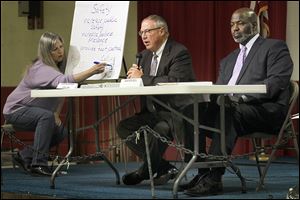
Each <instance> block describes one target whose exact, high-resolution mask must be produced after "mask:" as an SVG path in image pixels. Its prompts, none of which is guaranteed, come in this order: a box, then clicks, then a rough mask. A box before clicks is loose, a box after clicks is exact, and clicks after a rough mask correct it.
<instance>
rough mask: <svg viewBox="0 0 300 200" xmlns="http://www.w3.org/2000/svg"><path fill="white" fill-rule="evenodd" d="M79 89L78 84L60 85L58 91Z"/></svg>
mask: <svg viewBox="0 0 300 200" xmlns="http://www.w3.org/2000/svg"><path fill="white" fill-rule="evenodd" d="M75 88H78V83H59V84H58V85H57V87H56V89H75Z"/></svg>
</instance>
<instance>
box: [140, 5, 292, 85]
mask: <svg viewBox="0 0 300 200" xmlns="http://www.w3.org/2000/svg"><path fill="white" fill-rule="evenodd" d="M268 6H269V9H268V15H269V25H270V32H271V37H272V38H277V39H282V40H285V34H286V8H287V2H286V1H269V2H268ZM240 7H250V1H199V2H197V1H139V2H138V27H137V30H139V29H140V24H141V21H142V19H143V18H145V17H147V16H148V15H151V14H157V15H160V16H162V17H164V18H165V19H166V21H167V23H168V26H169V32H170V36H171V37H172V38H173V39H175V40H177V41H179V42H181V43H183V44H184V45H185V46H186V47H187V48H188V49H189V51H190V53H191V55H192V60H193V66H194V71H195V73H196V77H197V80H198V81H213V82H215V81H216V79H217V76H218V69H219V62H220V60H221V59H222V58H223V57H225V56H226V55H227V54H229V53H230V52H231V51H232V50H234V49H235V48H237V47H238V45H237V44H236V43H235V42H234V41H233V39H232V37H231V34H230V18H231V15H232V13H233V12H234V11H235V10H236V9H238V8H240ZM138 44H139V50H142V49H144V46H143V44H142V42H141V40H140V38H138Z"/></svg>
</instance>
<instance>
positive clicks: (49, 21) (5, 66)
mask: <svg viewBox="0 0 300 200" xmlns="http://www.w3.org/2000/svg"><path fill="white" fill-rule="evenodd" d="M74 7H75V2H74V1H44V29H35V30H28V29H27V17H18V1H1V86H16V85H17V84H18V83H19V81H20V80H21V77H22V73H23V71H24V68H25V66H26V65H27V64H30V62H31V60H33V59H34V58H35V57H36V54H37V45H38V41H39V38H40V36H41V35H42V33H44V32H46V31H51V32H55V33H58V34H60V35H61V36H62V37H63V38H64V40H65V44H66V45H65V47H66V51H68V46H69V45H68V44H69V43H70V36H71V29H72V20H73V12H74ZM136 27H137V3H136V2H130V7H129V16H128V23H127V33H126V38H125V49H124V57H125V61H126V64H127V67H129V66H131V64H132V63H133V62H134V61H135V54H136V52H137V34H136V29H137V28H136ZM122 74H124V72H123V69H122V72H121V75H122Z"/></svg>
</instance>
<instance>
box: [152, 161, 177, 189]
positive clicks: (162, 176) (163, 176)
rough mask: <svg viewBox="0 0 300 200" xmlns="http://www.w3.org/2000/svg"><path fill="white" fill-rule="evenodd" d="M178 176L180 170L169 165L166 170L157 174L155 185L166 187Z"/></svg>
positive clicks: (154, 180)
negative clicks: (165, 185)
mask: <svg viewBox="0 0 300 200" xmlns="http://www.w3.org/2000/svg"><path fill="white" fill-rule="evenodd" d="M177 174H178V169H177V168H176V167H175V166H173V165H171V164H169V165H168V166H167V167H166V168H165V169H162V170H161V171H160V172H157V176H156V177H155V178H154V179H153V182H154V185H164V184H166V183H167V182H168V181H169V180H171V179H174V178H175V177H176V176H177Z"/></svg>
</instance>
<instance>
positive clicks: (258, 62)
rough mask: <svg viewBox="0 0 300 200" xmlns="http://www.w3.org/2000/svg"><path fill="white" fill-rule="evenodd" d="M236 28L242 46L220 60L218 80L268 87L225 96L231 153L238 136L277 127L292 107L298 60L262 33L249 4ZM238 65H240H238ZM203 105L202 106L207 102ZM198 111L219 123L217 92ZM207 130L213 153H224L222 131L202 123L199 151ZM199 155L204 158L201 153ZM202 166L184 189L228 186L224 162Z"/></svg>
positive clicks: (195, 191)
mask: <svg viewBox="0 0 300 200" xmlns="http://www.w3.org/2000/svg"><path fill="white" fill-rule="evenodd" d="M231 34H232V37H233V39H234V41H235V42H236V43H239V46H240V48H239V49H236V50H235V51H233V52H232V53H230V54H229V55H228V56H226V57H225V58H224V59H223V60H222V61H221V62H220V71H219V77H218V80H217V82H216V84H220V85H245V84H265V85H266V87H267V93H266V94H247V95H237V94H233V95H228V96H226V97H225V103H226V104H225V106H226V109H225V132H226V153H227V154H231V152H232V150H233V148H234V145H235V142H236V139H237V137H238V136H241V135H245V134H249V133H251V132H254V131H263V132H268V133H270V134H272V133H278V131H279V129H280V127H281V125H282V123H283V120H284V118H285V116H286V113H287V109H288V101H289V98H290V95H291V94H290V92H289V89H288V88H289V83H290V78H291V74H292V71H293V62H292V59H291V57H290V54H289V50H288V47H287V45H286V43H285V42H284V41H280V40H275V39H264V38H262V37H260V36H259V34H258V29H257V15H256V14H255V12H254V11H253V10H251V9H250V8H240V9H238V10H236V11H235V12H234V13H233V15H232V17H231ZM239 65H240V66H241V69H239ZM199 107H200V108H201V109H203V108H204V107H205V106H199ZM190 109H191V107H187V108H186V110H185V113H186V115H189V116H190V117H192V112H191V110H190ZM199 112H201V113H200V116H199V120H200V124H205V125H208V126H212V127H219V105H218V96H217V95H214V96H211V102H210V103H209V104H208V107H207V108H206V109H205V110H199ZM204 116H205V117H204ZM201 118H202V119H201ZM185 128H186V135H187V137H189V138H193V135H192V133H193V127H192V126H191V125H190V124H188V123H185ZM203 133H204V134H203ZM206 136H209V137H211V138H212V143H211V146H210V149H209V154H213V155H222V153H221V149H220V134H219V133H212V132H209V131H203V130H202V129H201V130H200V135H199V137H200V141H199V144H200V145H199V146H200V149H199V152H200V153H201V152H202V153H206V149H205V148H206V144H205V141H206V138H205V137H206ZM187 140H188V139H187ZM190 146H192V145H190ZM199 160H200V161H201V159H199ZM202 160H203V159H202ZM198 171H199V173H198V175H197V176H195V177H194V179H193V180H192V181H190V182H189V183H188V184H185V185H181V189H186V191H185V193H186V194H188V195H190V196H201V195H207V194H215V193H218V192H221V191H222V190H223V185H222V175H223V174H224V173H225V168H212V169H203V168H202V169H198Z"/></svg>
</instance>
